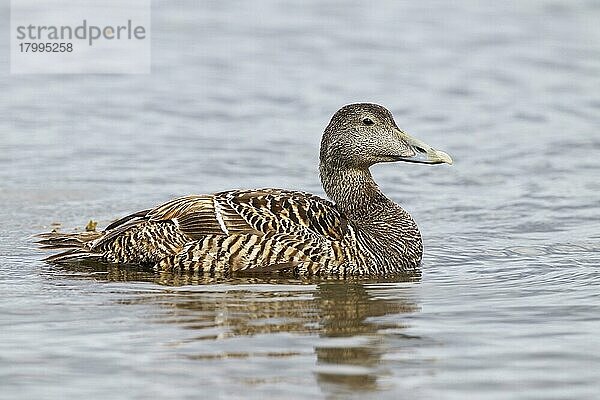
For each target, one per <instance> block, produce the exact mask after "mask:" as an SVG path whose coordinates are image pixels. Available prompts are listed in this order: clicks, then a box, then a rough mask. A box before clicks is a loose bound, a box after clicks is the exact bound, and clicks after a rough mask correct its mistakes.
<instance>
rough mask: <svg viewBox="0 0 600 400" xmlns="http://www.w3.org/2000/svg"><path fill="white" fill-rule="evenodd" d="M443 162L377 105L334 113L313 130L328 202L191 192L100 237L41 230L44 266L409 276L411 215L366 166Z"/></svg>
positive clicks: (414, 255)
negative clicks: (318, 133)
mask: <svg viewBox="0 0 600 400" xmlns="http://www.w3.org/2000/svg"><path fill="white" fill-rule="evenodd" d="M396 161H405V162H411V163H421V164H441V163H447V164H452V159H451V158H450V156H449V155H448V154H447V153H445V152H443V151H439V150H435V149H434V148H432V147H430V146H429V145H427V144H425V143H423V142H422V141H420V140H418V139H415V138H413V137H411V136H409V135H408V134H407V133H405V132H404V131H402V130H401V129H400V128H398V126H397V125H396V123H395V121H394V118H393V117H392V114H391V113H390V112H389V111H388V110H387V109H386V108H384V107H382V106H380V105H377V104H370V103H359V104H350V105H346V106H344V107H342V108H341V109H340V110H338V111H337V112H336V113H335V114H334V115H333V117H332V118H331V121H330V122H329V125H327V128H326V129H325V132H324V134H323V138H322V141H321V151H320V166H319V169H320V175H321V182H322V184H323V188H324V190H325V193H326V194H327V196H329V198H330V199H331V200H332V201H329V200H326V199H323V198H321V197H319V196H316V195H313V194H310V193H306V192H299V191H291V190H284V189H256V190H229V191H224V192H219V193H214V194H205V195H193V196H186V197H181V198H178V199H175V200H172V201H169V202H167V203H165V204H163V205H160V206H158V207H156V208H152V209H148V210H143V211H139V212H136V213H133V214H131V215H128V216H126V217H124V218H121V219H119V220H117V221H115V222H113V223H111V224H110V225H108V226H107V227H106V229H104V231H102V232H82V233H71V234H68V233H60V232H53V233H46V234H42V235H40V236H41V237H42V239H41V240H40V242H39V243H40V244H41V246H42V247H45V248H51V249H63V250H65V251H63V252H62V253H60V254H57V255H54V256H51V257H49V258H47V260H49V261H51V262H65V261H78V260H84V259H93V260H97V261H101V262H108V263H119V264H137V265H142V266H147V267H152V268H155V269H161V270H175V271H178V270H179V271H197V272H202V273H222V274H235V273H243V272H259V273H263V272H264V273H271V272H273V271H288V272H289V271H291V272H292V273H294V274H296V275H321V276H339V277H346V276H385V275H393V274H398V273H408V272H414V271H418V268H419V266H420V262H421V258H422V254H423V245H422V242H421V234H420V232H419V229H418V228H417V224H416V223H415V221H414V220H413V219H412V217H411V216H410V215H409V214H408V212H406V211H405V210H404V209H402V207H400V206H399V205H398V204H396V203H394V202H393V201H392V200H390V199H389V198H388V197H386V196H385V195H384V194H383V193H382V192H381V190H380V189H379V187H378V186H377V184H376V183H375V181H374V180H373V177H372V176H371V173H370V172H369V167H371V166H372V165H373V164H376V163H384V162H396Z"/></svg>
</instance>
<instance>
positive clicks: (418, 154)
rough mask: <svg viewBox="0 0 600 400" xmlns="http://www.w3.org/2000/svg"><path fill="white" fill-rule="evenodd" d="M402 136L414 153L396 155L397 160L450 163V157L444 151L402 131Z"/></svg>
mask: <svg viewBox="0 0 600 400" xmlns="http://www.w3.org/2000/svg"><path fill="white" fill-rule="evenodd" d="M401 136H402V138H403V139H404V140H405V141H406V143H408V145H409V146H410V147H411V149H412V150H413V152H414V155H412V156H407V157H398V161H406V162H413V163H419V164H443V163H446V164H452V157H450V155H449V154H448V153H446V152H443V151H441V150H436V149H434V148H433V147H431V146H430V145H428V144H427V143H425V142H422V141H420V140H419V139H415V138H414V137H412V136H410V135H409V134H407V133H405V132H402V135H401Z"/></svg>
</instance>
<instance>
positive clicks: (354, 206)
mask: <svg viewBox="0 0 600 400" xmlns="http://www.w3.org/2000/svg"><path fill="white" fill-rule="evenodd" d="M319 169H320V173H321V182H322V184H323V189H324V190H325V193H326V194H327V196H329V198H330V199H331V200H333V201H334V202H335V204H336V207H337V208H338V209H339V210H340V211H341V212H342V213H344V214H345V215H346V216H347V217H348V218H350V219H354V220H365V219H366V220H373V219H377V217H381V215H380V211H381V209H382V207H385V206H389V205H392V204H394V203H393V202H392V201H391V200H390V199H388V198H387V197H386V196H385V195H384V194H383V193H382V192H381V190H380V189H379V187H378V186H377V183H375V181H374V180H373V177H372V176H371V173H370V172H369V169H368V168H364V169H361V168H339V167H337V168H332V167H330V166H328V165H326V164H324V163H321V165H320V167H319Z"/></svg>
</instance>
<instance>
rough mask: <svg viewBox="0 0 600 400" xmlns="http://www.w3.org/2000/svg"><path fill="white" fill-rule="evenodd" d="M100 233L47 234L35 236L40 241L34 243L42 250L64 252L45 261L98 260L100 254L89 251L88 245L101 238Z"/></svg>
mask: <svg viewBox="0 0 600 400" xmlns="http://www.w3.org/2000/svg"><path fill="white" fill-rule="evenodd" d="M102 235H103V233H101V232H79V233H62V232H48V233H41V234H39V235H37V237H38V238H40V240H38V241H37V242H36V243H37V244H38V245H39V246H40V248H42V249H45V250H46V249H49V250H59V249H60V250H65V251H63V252H61V253H58V254H54V255H51V256H49V257H46V258H45V261H49V262H60V261H67V260H82V259H89V258H98V257H100V256H101V254H98V253H93V252H91V251H90V246H88V243H89V242H91V241H93V240H96V239H98V238H99V237H101V236H102Z"/></svg>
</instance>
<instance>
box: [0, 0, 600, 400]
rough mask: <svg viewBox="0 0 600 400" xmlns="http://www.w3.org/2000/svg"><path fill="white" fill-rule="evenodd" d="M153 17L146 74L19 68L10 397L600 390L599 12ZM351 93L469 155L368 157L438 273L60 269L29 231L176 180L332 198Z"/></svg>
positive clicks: (12, 95) (263, 6)
mask: <svg viewBox="0 0 600 400" xmlns="http://www.w3.org/2000/svg"><path fill="white" fill-rule="evenodd" d="M8 15H9V8H8V5H7V4H3V5H2V6H1V7H0V17H1V19H2V21H5V22H6V23H8ZM152 22H153V26H152V35H153V47H152V51H153V67H152V68H153V69H152V74H150V75H139V76H126V75H116V76H111V75H79V76H77V75H67V76H55V75H31V76H17V75H9V74H8V72H7V71H8V58H7V56H5V57H3V58H2V64H1V65H0V67H2V71H3V72H2V74H1V75H0V202H1V207H0V257H1V259H0V387H1V390H0V398H6V399H17V398H20V399H58V398H69V399H80V398H111V399H126V398H127V399H134V398H211V399H217V398H238V399H249V398H257V399H258V398H260V399H280V398H294V399H296V398H297V399H303V398H306V399H320V398H323V399H325V398H327V399H335V398H360V399H375V398H376V399H385V398H390V399H392V398H393V399H397V398H414V399H431V398H445V399H465V398H473V399H542V398H543V399H594V398H598V393H599V392H600V383H599V381H600V335H599V332H600V296H599V287H600V217H599V216H600V202H599V200H600V196H599V192H600V158H599V151H600V133H599V131H598V129H599V125H600V124H599V123H600V28H599V24H600V3H598V2H597V1H573V2H568V1H563V2H560V1H506V2H479V1H467V0H464V1H462V0H461V1H453V2H446V1H439V2H432V1H426V2H416V1H415V2H404V1H381V2H375V3H367V2H357V1H343V2H342V1H340V2H320V1H290V2H286V3H285V4H280V3H279V2H275V1H272V2H271V1H252V2H244V1H235V2H219V1H205V2H193V1H177V2H167V1H157V2H155V3H154V5H153V21H152ZM3 29H4V28H3ZM3 32H5V33H6V35H5V36H6V37H7V35H8V33H7V29H4V30H3ZM0 45H1V46H2V47H3V48H2V49H1V52H2V54H5V55H8V47H7V46H8V41H7V40H3V41H0ZM355 101H372V102H377V103H380V104H383V105H386V106H387V107H389V108H390V109H391V110H392V112H393V113H394V115H395V117H396V121H397V122H398V124H399V126H400V127H401V128H403V129H404V130H406V131H408V132H410V133H412V134H413V135H414V136H416V137H418V138H420V139H422V140H424V141H426V142H427V143H429V144H430V145H432V146H434V147H436V148H440V149H443V150H445V151H447V152H448V153H450V154H451V155H452V156H453V157H454V159H455V165H454V166H452V167H448V166H436V167H425V166H418V165H407V164H397V165H383V166H377V167H375V168H374V169H373V173H374V176H375V177H376V179H377V181H378V182H379V183H380V186H381V187H382V189H383V190H384V191H385V192H386V193H387V194H388V195H389V196H390V197H392V198H393V199H395V200H396V201H398V202H400V203H401V204H402V205H403V206H404V207H405V208H406V209H407V210H409V211H410V213H411V214H412V215H413V216H414V218H415V219H416V220H417V222H418V224H419V226H420V228H421V231H422V233H423V238H424V245H425V256H424V262H423V267H422V271H423V274H422V277H421V278H420V279H416V280H414V281H409V282H301V281H294V280H287V281H284V280H281V279H279V280H278V279H271V280H267V279H255V280H249V279H246V280H244V279H237V280H230V281H211V280H210V279H205V278H202V277H197V276H196V277H194V276H188V275H169V274H154V273H152V272H144V271H138V270H135V269H123V268H95V267H89V266H88V267H86V266H81V267H78V268H59V267H55V266H50V265H47V264H45V263H44V262H42V261H41V259H42V258H43V257H44V255H45V254H44V253H41V252H40V251H38V250H37V249H36V248H35V246H34V245H33V244H32V243H31V238H30V235H32V234H34V233H37V232H40V231H46V230H48V229H51V228H52V225H51V224H52V223H60V224H62V227H63V229H73V228H79V229H81V228H82V227H83V226H84V225H85V224H86V223H87V221H88V220H89V219H90V218H93V219H96V220H98V221H99V222H100V225H106V224H107V223H109V222H110V221H111V220H113V219H114V218H116V217H119V216H122V215H124V214H126V213H129V212H133V211H136V210H139V209H144V208H147V207H151V206H153V205H156V204H159V203H160V202H163V201H166V200H168V199H170V198H172V197H175V196H180V195H184V194H191V193H206V192H213V191H217V190H221V189H228V188H248V187H265V186H267V187H269V186H271V187H285V188H292V189H303V190H308V191H312V192H315V193H317V194H322V189H321V187H320V183H319V180H318V174H317V149H318V145H319V141H320V135H321V132H322V130H323V128H324V127H325V125H326V124H327V122H328V120H329V118H330V116H331V115H332V114H333V112H335V110H337V109H338V108H339V107H340V106H341V105H343V104H346V103H349V102H355Z"/></svg>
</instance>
